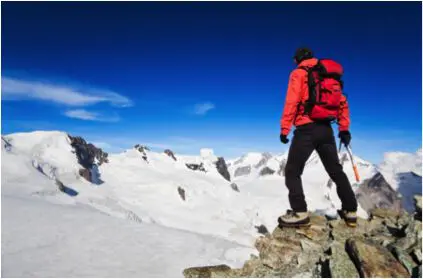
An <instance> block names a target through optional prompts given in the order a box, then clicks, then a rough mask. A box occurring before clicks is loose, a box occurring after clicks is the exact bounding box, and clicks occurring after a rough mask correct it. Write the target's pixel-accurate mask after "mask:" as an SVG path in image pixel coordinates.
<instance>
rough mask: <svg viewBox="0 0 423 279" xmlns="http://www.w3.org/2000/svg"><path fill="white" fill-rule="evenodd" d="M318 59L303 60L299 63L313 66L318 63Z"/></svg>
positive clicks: (301, 65)
mask: <svg viewBox="0 0 423 279" xmlns="http://www.w3.org/2000/svg"><path fill="white" fill-rule="evenodd" d="M317 61H318V59H317V58H310V59H306V60H303V61H302V62H301V63H300V64H298V67H313V66H315V65H316V64H317Z"/></svg>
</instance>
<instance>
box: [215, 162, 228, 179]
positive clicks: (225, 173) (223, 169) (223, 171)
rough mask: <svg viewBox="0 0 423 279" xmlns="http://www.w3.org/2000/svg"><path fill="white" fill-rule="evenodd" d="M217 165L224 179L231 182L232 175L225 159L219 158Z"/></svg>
mask: <svg viewBox="0 0 423 279" xmlns="http://www.w3.org/2000/svg"><path fill="white" fill-rule="evenodd" d="M215 164H216V168H217V171H218V172H219V173H220V174H221V175H222V176H223V178H225V179H226V180H227V181H231V175H230V174H229V171H228V166H226V162H225V159H224V158H223V157H219V158H217V161H216V163H215Z"/></svg>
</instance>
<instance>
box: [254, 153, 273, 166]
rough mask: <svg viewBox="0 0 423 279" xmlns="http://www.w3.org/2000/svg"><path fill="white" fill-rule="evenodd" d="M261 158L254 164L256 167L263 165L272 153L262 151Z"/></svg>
mask: <svg viewBox="0 0 423 279" xmlns="http://www.w3.org/2000/svg"><path fill="white" fill-rule="evenodd" d="M262 156H263V158H261V160H260V161H259V162H258V163H257V164H256V165H255V166H254V167H255V168H256V169H258V168H260V167H261V166H264V165H265V164H266V163H267V162H268V161H269V159H270V158H272V154H270V153H263V154H262Z"/></svg>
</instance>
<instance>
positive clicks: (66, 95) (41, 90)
mask: <svg viewBox="0 0 423 279" xmlns="http://www.w3.org/2000/svg"><path fill="white" fill-rule="evenodd" d="M1 82H2V84H1V85H2V98H3V100H41V101H48V102H53V103H57V104H63V105H67V106H90V105H94V104H98V103H109V104H111V105H113V106H117V107H128V106H132V105H133V103H132V101H131V100H130V99H128V98H127V97H125V96H123V95H120V94H118V93H116V92H113V91H108V90H99V89H93V88H78V87H75V86H68V85H58V84H53V83H48V82H40V81H31V80H23V79H16V78H10V77H2V79H1Z"/></svg>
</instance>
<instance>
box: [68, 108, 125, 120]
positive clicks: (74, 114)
mask: <svg viewBox="0 0 423 279" xmlns="http://www.w3.org/2000/svg"><path fill="white" fill-rule="evenodd" d="M64 115H66V116H67V117H70V118H76V119H81V120H89V121H100V122H118V121H119V120H120V119H119V117H118V116H105V115H102V114H101V113H98V112H94V111H87V110H85V109H74V110H67V111H65V113H64Z"/></svg>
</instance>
